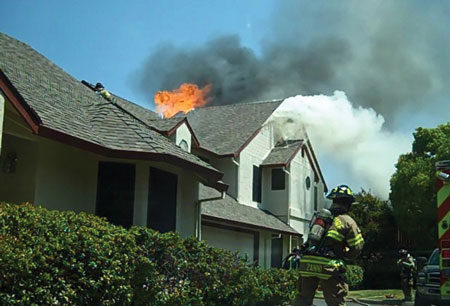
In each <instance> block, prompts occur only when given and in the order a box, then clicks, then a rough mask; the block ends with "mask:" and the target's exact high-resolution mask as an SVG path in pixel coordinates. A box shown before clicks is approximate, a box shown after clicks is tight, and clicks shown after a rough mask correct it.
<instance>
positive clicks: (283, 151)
mask: <svg viewBox="0 0 450 306" xmlns="http://www.w3.org/2000/svg"><path fill="white" fill-rule="evenodd" d="M302 146H303V140H293V141H288V142H283V143H279V144H277V145H276V146H275V147H274V148H273V149H272V151H270V153H269V155H267V157H266V159H264V161H263V162H262V164H261V166H263V167H270V166H279V167H287V166H288V165H289V164H290V163H291V161H292V159H293V158H294V157H295V155H296V154H297V153H298V151H299V150H300V149H301V147H302Z"/></svg>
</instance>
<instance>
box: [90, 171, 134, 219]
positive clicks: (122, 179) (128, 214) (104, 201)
mask: <svg viewBox="0 0 450 306" xmlns="http://www.w3.org/2000/svg"><path fill="white" fill-rule="evenodd" d="M135 176H136V166H135V165H133V164H123V163H111V162H99V164H98V176H97V201H96V206H95V214H96V215H97V216H100V217H105V218H106V219H108V221H109V222H111V223H113V224H116V225H122V226H124V227H130V226H131V225H133V208H134V191H135V188H134V187H135V186H134V184H135Z"/></svg>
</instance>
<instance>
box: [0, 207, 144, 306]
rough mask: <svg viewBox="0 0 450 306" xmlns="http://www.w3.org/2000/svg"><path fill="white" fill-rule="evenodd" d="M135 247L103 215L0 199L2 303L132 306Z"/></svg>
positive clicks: (130, 239) (127, 236)
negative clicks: (100, 216) (7, 202)
mask: <svg viewBox="0 0 450 306" xmlns="http://www.w3.org/2000/svg"><path fill="white" fill-rule="evenodd" d="M136 250H137V248H136V244H135V242H134V239H133V236H132V235H130V234H129V233H128V232H127V231H126V230H125V229H123V228H120V227H116V226H114V225H111V224H110V223H108V222H106V221H105V220H103V219H100V218H98V217H95V216H91V215H88V214H85V213H80V214H75V213H73V212H59V211H51V210H47V209H44V208H42V207H37V206H33V205H31V204H23V205H18V206H17V205H11V204H6V203H0V304H1V305H33V304H34V305H55V304H58V305H59V304H75V305H100V304H101V305H119V304H120V305H128V304H130V303H131V300H132V296H133V295H132V293H133V292H132V288H131V285H130V281H131V279H132V277H133V274H134V267H135V264H136V260H135V258H134V256H130V255H132V254H134V253H135V252H136Z"/></svg>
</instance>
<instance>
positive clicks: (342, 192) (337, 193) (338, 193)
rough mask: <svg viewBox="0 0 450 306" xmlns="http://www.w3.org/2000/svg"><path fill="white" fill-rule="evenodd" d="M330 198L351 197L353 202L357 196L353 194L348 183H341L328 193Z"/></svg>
mask: <svg viewBox="0 0 450 306" xmlns="http://www.w3.org/2000/svg"><path fill="white" fill-rule="evenodd" d="M327 198H328V199H342V198H346V199H349V200H350V199H351V200H352V202H354V201H355V197H354V196H353V192H352V190H351V189H350V187H348V186H347V185H339V186H337V187H335V188H334V189H333V190H331V192H330V193H329V194H328V195H327Z"/></svg>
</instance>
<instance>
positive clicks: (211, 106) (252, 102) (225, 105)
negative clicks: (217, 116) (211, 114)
mask: <svg viewBox="0 0 450 306" xmlns="http://www.w3.org/2000/svg"><path fill="white" fill-rule="evenodd" d="M283 101H284V99H273V100H261V101H251V102H242V103H232V104H222V105H206V106H203V107H199V108H196V109H194V111H196V110H199V109H206V108H219V107H234V106H240V105H253V104H264V103H275V102H283Z"/></svg>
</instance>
